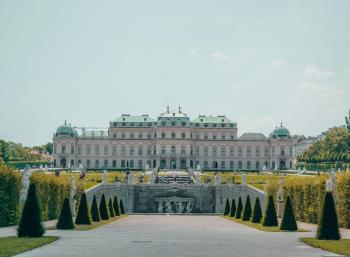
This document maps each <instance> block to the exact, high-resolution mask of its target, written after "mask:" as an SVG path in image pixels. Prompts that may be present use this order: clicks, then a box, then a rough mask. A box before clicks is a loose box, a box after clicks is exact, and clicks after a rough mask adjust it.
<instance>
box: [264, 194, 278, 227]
mask: <svg viewBox="0 0 350 257" xmlns="http://www.w3.org/2000/svg"><path fill="white" fill-rule="evenodd" d="M263 226H265V227H277V226H278V220H277V215H276V209H275V204H274V202H273V196H272V195H270V196H269V199H268V201H267V206H266V210H265V216H264V221H263Z"/></svg>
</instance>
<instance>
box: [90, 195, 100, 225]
mask: <svg viewBox="0 0 350 257" xmlns="http://www.w3.org/2000/svg"><path fill="white" fill-rule="evenodd" d="M91 218H92V220H93V221H95V222H99V221H100V220H101V217H100V211H99V210H98V206H97V200H96V195H94V199H93V200H92V204H91Z"/></svg>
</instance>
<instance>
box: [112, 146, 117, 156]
mask: <svg viewBox="0 0 350 257" xmlns="http://www.w3.org/2000/svg"><path fill="white" fill-rule="evenodd" d="M112 155H117V146H116V145H114V146H112Z"/></svg>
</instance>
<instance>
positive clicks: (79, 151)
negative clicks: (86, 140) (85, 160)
mask: <svg viewBox="0 0 350 257" xmlns="http://www.w3.org/2000/svg"><path fill="white" fill-rule="evenodd" d="M77 152H78V155H81V145H78V146H77Z"/></svg>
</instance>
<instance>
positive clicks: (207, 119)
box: [193, 115, 232, 123]
mask: <svg viewBox="0 0 350 257" xmlns="http://www.w3.org/2000/svg"><path fill="white" fill-rule="evenodd" d="M193 123H232V121H231V120H230V119H228V118H227V117H226V116H225V115H218V116H211V115H209V116H205V115H199V116H198V118H197V119H194V120H193Z"/></svg>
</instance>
